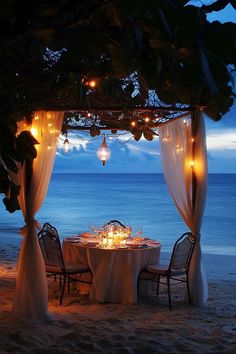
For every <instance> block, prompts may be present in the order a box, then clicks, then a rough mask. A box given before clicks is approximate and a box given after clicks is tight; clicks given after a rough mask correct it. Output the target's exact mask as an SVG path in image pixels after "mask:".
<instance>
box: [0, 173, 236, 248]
mask: <svg viewBox="0 0 236 354" xmlns="http://www.w3.org/2000/svg"><path fill="white" fill-rule="evenodd" d="M36 218H37V219H38V220H39V222H40V223H41V224H43V223H44V222H46V221H47V222H50V223H51V224H53V225H54V226H56V227H57V229H58V231H59V234H60V236H61V238H62V239H63V238H64V237H65V236H69V235H73V234H77V233H79V232H82V231H88V230H89V229H90V228H91V227H92V226H102V225H103V224H104V223H105V222H107V221H109V220H112V219H116V220H119V221H121V222H122V223H123V224H128V225H131V226H132V228H133V234H134V235H135V234H136V233H137V232H138V231H140V230H142V232H143V236H147V237H151V238H153V239H156V240H159V241H160V242H161V243H162V250H163V251H164V250H165V251H167V252H169V251H170V250H171V249H172V246H173V244H174V242H175V240H176V239H177V238H178V237H179V236H180V235H181V234H182V233H184V232H186V231H188V228H187V226H186V225H185V224H184V222H183V221H182V219H181V217H180V216H179V214H178V212H177V210H176V208H175V206H174V204H173V202H172V200H171V197H170V195H169V193H168V190H167V187H166V184H165V182H164V178H163V175H162V174H145V173H144V174H96V173H94V174H70V173H53V175H52V178H51V183H50V186H49V190H48V194H47V197H46V199H45V201H44V203H43V205H42V207H41V209H40V210H39V212H38V213H37V216H36ZM22 225H23V218H22V215H21V212H20V211H17V212H15V213H13V214H9V213H7V212H6V211H5V210H4V206H2V205H1V206H0V237H1V234H3V235H5V236H7V235H9V237H20V236H19V235H18V233H17V232H18V229H19V227H21V226H22ZM201 234H202V250H203V252H205V253H211V254H221V255H236V175H235V174H210V175H209V177H208V192H207V201H206V208H205V214H204V218H203V223H202V231H201Z"/></svg>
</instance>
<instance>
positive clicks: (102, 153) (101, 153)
mask: <svg viewBox="0 0 236 354" xmlns="http://www.w3.org/2000/svg"><path fill="white" fill-rule="evenodd" d="M97 155H98V158H99V160H101V161H102V165H103V166H105V164H106V162H107V160H109V158H110V155H111V152H110V150H109V149H108V146H107V143H106V137H105V135H104V138H103V142H102V145H101V146H100V148H99V149H98V151H97Z"/></svg>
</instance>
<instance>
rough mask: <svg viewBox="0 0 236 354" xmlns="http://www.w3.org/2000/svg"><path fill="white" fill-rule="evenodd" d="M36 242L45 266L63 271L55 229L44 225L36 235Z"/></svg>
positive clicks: (46, 224)
mask: <svg viewBox="0 0 236 354" xmlns="http://www.w3.org/2000/svg"><path fill="white" fill-rule="evenodd" d="M38 240H39V245H40V248H41V252H42V255H43V259H44V263H45V265H47V266H52V267H60V268H61V269H62V270H64V269H65V265H64V260H63V255H62V250H61V242H60V238H59V235H58V232H57V229H56V228H55V227H53V226H52V225H50V224H49V223H45V224H44V225H43V227H42V229H41V230H40V231H39V233H38Z"/></svg>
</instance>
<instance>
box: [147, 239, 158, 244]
mask: <svg viewBox="0 0 236 354" xmlns="http://www.w3.org/2000/svg"><path fill="white" fill-rule="evenodd" d="M147 242H148V244H150V245H160V242H159V241H156V240H148V241H147Z"/></svg>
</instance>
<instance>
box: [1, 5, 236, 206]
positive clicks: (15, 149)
mask: <svg viewBox="0 0 236 354" xmlns="http://www.w3.org/2000/svg"><path fill="white" fill-rule="evenodd" d="M228 3H231V5H232V6H233V8H234V11H235V8H236V1H235V0H231V1H229V0H228V1H227V0H223V1H215V2H214V3H213V4H211V5H209V6H201V7H195V6H192V5H188V1H187V0H145V1H144V0H139V1H136V0H110V1H109V0H81V1H74V0H58V1H55V0H41V1H35V2H34V1H30V0H21V1H19V0H10V1H5V2H4V1H2V2H1V3H0V28H1V32H0V33H1V34H0V37H1V41H0V46H1V53H0V71H1V75H0V99H1V107H0V111H1V119H0V157H1V168H0V192H1V193H4V194H6V195H7V196H8V197H7V198H5V199H4V202H5V204H6V206H7V208H8V209H9V210H10V211H14V208H15V205H16V202H15V200H16V195H17V193H18V189H17V188H16V187H15V186H14V184H13V183H12V182H11V180H10V178H9V175H8V172H7V170H11V171H16V169H17V166H16V161H19V162H23V161H25V160H27V159H28V160H30V159H33V158H34V157H35V148H34V144H35V141H34V140H33V137H32V136H31V135H30V133H28V134H25V135H24V136H18V137H16V129H17V126H16V123H17V121H18V120H21V119H22V118H23V117H25V119H27V120H29V121H30V120H31V115H32V112H33V111H34V110H35V109H36V108H39V107H41V108H47V107H48V108H50V107H57V108H61V109H65V110H66V109H67V108H70V107H80V108H81V109H91V108H92V109H100V108H107V107H113V108H114V107H115V108H118V109H120V110H121V111H124V112H125V111H127V110H130V109H133V108H134V107H137V106H145V105H146V104H147V99H148V94H149V90H150V89H152V90H155V92H156V93H157V95H158V98H159V101H158V102H159V104H161V102H162V103H164V104H168V105H171V106H176V105H177V104H185V105H189V106H191V107H194V106H203V107H204V111H205V113H207V114H208V116H209V117H211V118H212V119H213V120H219V119H221V118H222V116H223V115H224V114H225V113H226V112H228V111H229V109H230V107H231V106H232V105H233V102H234V98H235V94H234V92H233V80H232V74H231V71H234V70H235V67H236V24H235V23H230V22H228V23H224V24H222V23H220V22H217V21H215V22H212V23H210V22H208V21H207V18H206V14H207V13H208V12H211V11H214V10H215V11H219V10H221V9H222V8H224V7H225V6H226V5H227V4H228ZM134 74H135V78H136V79H135V80H132V79H130V80H128V81H127V78H129V77H130V75H134ZM91 79H96V80H97V82H98V85H97V86H96V88H95V89H91V87H90V86H89V85H87V83H88V82H89V80H91ZM135 85H137V87H138V93H137V92H136V93H137V94H135V95H134V94H132V93H134V89H135ZM119 124H120V123H119ZM147 136H148V134H147ZM25 146H27V149H25ZM11 201H12V203H13V201H14V203H13V205H14V206H12V207H11V205H12V203H11Z"/></svg>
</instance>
